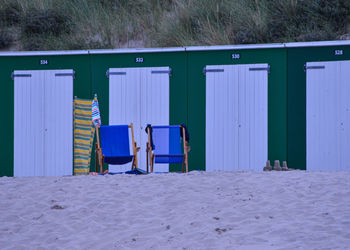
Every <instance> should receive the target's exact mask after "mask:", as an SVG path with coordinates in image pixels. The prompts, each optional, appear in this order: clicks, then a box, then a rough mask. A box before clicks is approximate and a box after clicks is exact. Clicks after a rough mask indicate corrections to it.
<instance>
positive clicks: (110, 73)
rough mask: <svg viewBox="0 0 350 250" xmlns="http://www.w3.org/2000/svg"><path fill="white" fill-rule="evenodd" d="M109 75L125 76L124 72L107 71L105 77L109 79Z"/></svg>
mask: <svg viewBox="0 0 350 250" xmlns="http://www.w3.org/2000/svg"><path fill="white" fill-rule="evenodd" d="M110 75H117V76H120V75H126V72H110V71H109V69H108V70H107V71H106V77H107V78H109V76H110Z"/></svg>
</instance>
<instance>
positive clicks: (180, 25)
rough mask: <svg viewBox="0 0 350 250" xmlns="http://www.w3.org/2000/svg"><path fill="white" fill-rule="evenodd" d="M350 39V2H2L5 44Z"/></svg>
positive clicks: (0, 43)
mask: <svg viewBox="0 0 350 250" xmlns="http://www.w3.org/2000/svg"><path fill="white" fill-rule="evenodd" d="M337 39H350V1H349V0H333V1H327V0H242V1H232V0H0V49H6V48H11V46H13V45H14V44H15V45H16V46H15V47H14V49H15V50H61V49H91V48H95V49H99V48H104V49H106V48H121V47H165V46H191V45H218V44H248V43H273V42H291V41H322V40H337Z"/></svg>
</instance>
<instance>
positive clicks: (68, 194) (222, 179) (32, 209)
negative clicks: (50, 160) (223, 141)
mask: <svg viewBox="0 0 350 250" xmlns="http://www.w3.org/2000/svg"><path fill="white" fill-rule="evenodd" d="M0 248H1V249H350V173H342V172H305V171H290V172H212V173H206V172H191V173H189V174H176V173H172V174H150V175H146V176H134V175H114V176H112V175H106V176H70V177H28V178H8V177H3V178H0Z"/></svg>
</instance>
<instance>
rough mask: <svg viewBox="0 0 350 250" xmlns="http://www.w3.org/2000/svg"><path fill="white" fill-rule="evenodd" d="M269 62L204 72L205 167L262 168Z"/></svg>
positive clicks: (211, 168) (227, 168)
mask: <svg viewBox="0 0 350 250" xmlns="http://www.w3.org/2000/svg"><path fill="white" fill-rule="evenodd" d="M268 69H269V67H268V65H267V64H249V65H215V66H207V67H206V68H205V71H206V170H207V171H215V170H222V171H228V170H261V169H262V168H263V166H264V164H265V163H266V160H267V153H268V152H267V146H268V145H267V90H268Z"/></svg>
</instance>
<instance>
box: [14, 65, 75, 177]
mask: <svg viewBox="0 0 350 250" xmlns="http://www.w3.org/2000/svg"><path fill="white" fill-rule="evenodd" d="M72 76H73V71H72V70H35V71H15V72H14V94H15V96H14V110H15V115H14V176H60V175H71V174H72V171H73V106H72V105H73V104H72V103H73V77H72Z"/></svg>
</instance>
